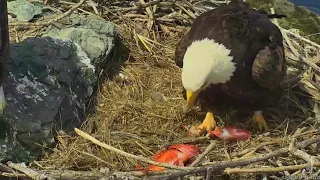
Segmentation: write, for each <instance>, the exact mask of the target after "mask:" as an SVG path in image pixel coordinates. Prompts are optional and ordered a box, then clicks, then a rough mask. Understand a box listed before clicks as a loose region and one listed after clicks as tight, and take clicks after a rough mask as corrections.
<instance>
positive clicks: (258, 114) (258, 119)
mask: <svg viewBox="0 0 320 180" xmlns="http://www.w3.org/2000/svg"><path fill="white" fill-rule="evenodd" d="M252 120H253V123H254V125H255V128H257V129H259V130H260V131H265V130H267V129H268V126H267V123H266V120H265V119H264V117H263V115H262V111H255V112H253V116H252Z"/></svg>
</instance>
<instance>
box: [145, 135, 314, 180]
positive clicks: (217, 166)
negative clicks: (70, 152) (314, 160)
mask: <svg viewBox="0 0 320 180" xmlns="http://www.w3.org/2000/svg"><path fill="white" fill-rule="evenodd" d="M318 142H320V136H317V137H315V138H314V139H308V140H305V141H302V142H300V143H297V147H298V148H305V147H307V146H309V145H310V144H313V143H318ZM288 152H289V149H288V148H281V149H279V150H277V151H274V152H271V153H268V154H265V155H260V156H256V157H253V158H249V159H240V160H235V161H222V162H215V163H204V165H205V166H202V167H200V168H197V169H193V170H188V171H180V172H174V173H172V174H170V175H164V176H156V177H152V178H150V179H153V180H155V179H175V178H178V177H183V176H185V175H190V174H196V173H205V172H206V171H207V169H208V168H212V171H221V170H224V169H225V168H232V167H238V166H245V165H248V164H252V163H256V162H259V161H265V160H267V159H270V158H273V157H276V156H280V155H282V154H286V153H288Z"/></svg>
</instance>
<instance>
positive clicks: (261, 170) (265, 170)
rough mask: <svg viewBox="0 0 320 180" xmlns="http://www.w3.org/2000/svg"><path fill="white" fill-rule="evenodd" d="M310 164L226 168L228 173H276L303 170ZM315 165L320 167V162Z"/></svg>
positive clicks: (314, 165)
mask: <svg viewBox="0 0 320 180" xmlns="http://www.w3.org/2000/svg"><path fill="white" fill-rule="evenodd" d="M309 166H310V164H309V163H307V164H300V165H293V166H282V167H267V168H252V169H240V168H233V169H226V170H224V172H225V173H227V174H232V173H276V172H282V171H296V170H301V169H304V168H307V167H309ZM312 166H313V167H320V163H319V162H316V163H313V164H312Z"/></svg>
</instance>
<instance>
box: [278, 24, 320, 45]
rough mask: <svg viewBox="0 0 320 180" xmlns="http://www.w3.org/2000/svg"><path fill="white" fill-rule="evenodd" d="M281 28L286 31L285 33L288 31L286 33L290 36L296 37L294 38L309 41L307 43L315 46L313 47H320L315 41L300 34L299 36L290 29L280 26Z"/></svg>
mask: <svg viewBox="0 0 320 180" xmlns="http://www.w3.org/2000/svg"><path fill="white" fill-rule="evenodd" d="M281 30H282V31H284V32H286V33H288V34H291V35H292V36H294V37H296V38H298V39H300V40H303V41H305V42H307V43H309V44H311V45H313V46H315V47H317V48H320V45H319V44H317V43H315V42H313V41H310V40H309V39H306V38H304V37H302V36H299V35H297V34H295V33H293V32H291V31H289V30H287V29H283V28H281Z"/></svg>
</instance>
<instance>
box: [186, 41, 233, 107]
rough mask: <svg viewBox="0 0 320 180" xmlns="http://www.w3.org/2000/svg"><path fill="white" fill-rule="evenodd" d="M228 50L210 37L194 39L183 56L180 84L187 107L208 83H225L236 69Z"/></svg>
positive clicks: (191, 104) (190, 105)
mask: <svg viewBox="0 0 320 180" xmlns="http://www.w3.org/2000/svg"><path fill="white" fill-rule="evenodd" d="M230 51H231V50H229V49H227V48H226V47H225V46H224V45H223V44H219V43H217V42H215V41H214V40H212V39H208V38H205V39H202V40H197V41H194V42H193V43H192V44H191V45H190V46H189V47H188V48H187V50H186V53H185V55H184V58H183V68H182V85H183V87H184V88H185V89H186V91H187V104H188V108H191V107H192V106H193V103H194V100H195V99H196V97H197V95H198V94H199V92H200V91H201V90H203V89H205V88H206V87H207V86H209V85H210V84H218V83H226V82H227V81H229V80H230V79H231V77H232V76H233V73H234V71H235V70H236V66H235V63H234V62H233V61H232V60H233V57H232V56H230V55H229V54H230Z"/></svg>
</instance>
